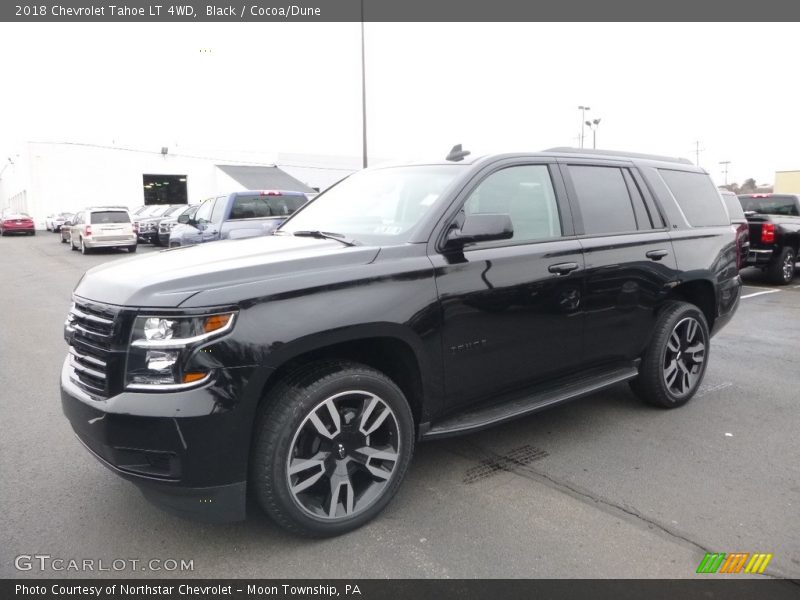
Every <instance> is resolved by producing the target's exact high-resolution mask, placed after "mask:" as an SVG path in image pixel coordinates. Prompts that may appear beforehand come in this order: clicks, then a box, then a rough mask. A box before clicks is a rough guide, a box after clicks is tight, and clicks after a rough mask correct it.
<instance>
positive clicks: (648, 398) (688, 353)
mask: <svg viewBox="0 0 800 600" xmlns="http://www.w3.org/2000/svg"><path fill="white" fill-rule="evenodd" d="M709 338H710V336H709V332H708V324H707V323H706V318H705V316H704V315H703V313H702V311H701V310H700V309H699V308H697V307H696V306H695V305H694V304H689V303H688V302H671V303H669V304H668V305H666V306H665V307H664V309H663V310H662V311H661V314H660V315H659V317H658V321H657V323H656V328H655V332H654V333H653V337H652V339H651V341H650V345H649V346H648V347H647V349H646V350H645V353H644V356H643V357H642V363H641V365H640V366H639V377H638V378H636V379H635V380H633V381H632V382H631V388H632V389H633V391H634V392H635V393H636V395H637V396H639V397H640V398H641V399H642V400H644V401H645V402H647V403H648V404H653V405H655V406H659V407H662V408H677V407H678V406H683V405H684V404H686V403H687V402H688V401H689V400H691V398H692V396H694V394H695V393H696V392H697V388H698V387H700V383H701V382H702V381H703V376H704V375H705V372H706V365H707V364H708V354H709Z"/></svg>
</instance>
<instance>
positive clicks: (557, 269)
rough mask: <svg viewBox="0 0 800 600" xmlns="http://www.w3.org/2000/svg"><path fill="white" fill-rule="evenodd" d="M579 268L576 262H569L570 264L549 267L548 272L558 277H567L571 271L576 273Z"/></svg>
mask: <svg viewBox="0 0 800 600" xmlns="http://www.w3.org/2000/svg"><path fill="white" fill-rule="evenodd" d="M577 268H578V263H576V262H568V263H558V264H557V265H550V266H549V267H547V270H548V271H550V272H551V273H555V274H556V275H566V274H567V273H569V272H570V271H574V270H575V269H577Z"/></svg>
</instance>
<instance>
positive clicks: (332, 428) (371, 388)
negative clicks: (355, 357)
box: [251, 361, 414, 537]
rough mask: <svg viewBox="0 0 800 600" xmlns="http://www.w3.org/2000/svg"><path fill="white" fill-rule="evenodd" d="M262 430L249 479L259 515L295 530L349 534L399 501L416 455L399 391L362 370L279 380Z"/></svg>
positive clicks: (329, 369)
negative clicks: (261, 511) (395, 498)
mask: <svg viewBox="0 0 800 600" xmlns="http://www.w3.org/2000/svg"><path fill="white" fill-rule="evenodd" d="M263 407H264V408H263V409H262V410H261V411H260V417H259V420H258V423H257V426H256V434H255V435H256V439H255V444H254V446H253V456H252V461H251V465H252V476H251V481H252V484H253V487H254V489H255V493H256V496H257V498H258V500H259V503H260V504H261V506H262V508H263V509H264V510H265V511H266V512H267V514H269V516H270V517H271V518H272V519H273V520H274V521H275V522H276V523H278V524H279V525H281V526H282V527H284V528H285V529H288V530H289V531H291V532H293V533H296V534H300V535H305V536H314V537H324V536H333V535H339V534H342V533H346V532H348V531H351V530H353V529H356V528H357V527H360V526H361V525H364V524H365V523H367V522H368V521H369V520H371V519H372V518H373V517H375V516H376V515H377V514H378V513H379V512H381V510H383V508H384V507H385V506H386V505H387V504H388V503H389V501H390V500H391V498H392V496H394V494H395V492H396V491H397V488H398V487H399V486H400V482H401V481H402V479H403V476H404V475H405V472H406V469H407V467H408V464H409V462H410V460H411V455H412V453H413V451H414V421H413V417H412V415H411V409H410V408H409V405H408V402H407V401H406V399H405V396H404V395H403V392H402V391H401V390H400V388H399V387H398V386H397V385H396V384H395V383H394V382H393V381H392V380H391V379H389V378H388V377H387V376H386V375H384V374H383V373H381V372H380V371H376V370H375V369H372V368H370V367H367V366H365V365H361V364H357V363H352V362H343V361H325V362H320V363H313V364H311V365H307V366H305V367H303V368H301V369H300V370H299V371H296V372H294V373H293V374H291V375H290V376H288V377H287V378H286V379H284V380H283V381H281V382H280V383H278V384H277V385H276V386H275V388H273V389H272V391H271V392H270V393H269V394H268V396H267V397H266V398H265V399H264V405H263Z"/></svg>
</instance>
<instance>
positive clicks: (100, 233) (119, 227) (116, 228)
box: [69, 206, 137, 254]
mask: <svg viewBox="0 0 800 600" xmlns="http://www.w3.org/2000/svg"><path fill="white" fill-rule="evenodd" d="M136 237H137V236H136V230H135V228H134V225H133V223H131V216H130V214H129V213H128V210H127V209H125V208H119V207H113V206H110V207H95V208H87V209H85V210H82V211H81V212H79V213H78V214H76V215H75V218H74V219H73V220H72V226H71V227H70V239H69V244H70V248H71V249H72V250H78V249H80V251H81V253H83V254H86V253H88V252H89V251H90V250H93V249H94V248H127V249H128V252H136Z"/></svg>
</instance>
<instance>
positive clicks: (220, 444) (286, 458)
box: [61, 149, 741, 536]
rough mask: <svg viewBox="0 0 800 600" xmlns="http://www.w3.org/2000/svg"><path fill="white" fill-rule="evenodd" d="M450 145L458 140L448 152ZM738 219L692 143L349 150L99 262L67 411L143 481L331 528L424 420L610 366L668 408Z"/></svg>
mask: <svg viewBox="0 0 800 600" xmlns="http://www.w3.org/2000/svg"><path fill="white" fill-rule="evenodd" d="M464 154H465V153H463V152H462V153H456V154H455V156H452V154H451V158H453V159H463V156H464ZM740 288H741V281H740V279H739V275H738V272H737V267H736V248H735V239H734V232H733V230H732V228H731V226H730V222H729V218H728V216H727V213H726V211H725V208H724V207H723V204H722V200H721V198H720V195H719V193H717V190H716V189H715V188H714V185H713V183H712V182H711V180H710V178H709V177H708V175H707V174H706V173H705V172H704V171H702V170H701V169H699V168H696V167H694V166H692V165H691V164H690V163H688V162H687V161H683V160H678V159H673V160H671V159H666V158H659V157H651V156H646V155H633V154H624V155H623V154H612V153H608V152H602V151H594V152H588V151H581V152H580V153H579V152H578V151H570V150H567V149H554V150H551V151H546V152H543V153H531V154H506V155H499V156H489V157H483V158H479V159H474V160H472V159H470V160H450V161H441V162H435V163H429V164H415V165H404V166H391V167H382V168H372V169H366V170H364V171H361V172H359V173H356V174H354V175H352V176H350V177H349V178H347V179H345V180H343V181H342V182H340V183H338V184H337V185H335V186H333V187H332V188H330V189H328V190H327V191H326V192H324V193H322V194H320V195H319V196H318V197H317V198H315V199H314V200H313V201H311V202H310V203H309V204H307V205H306V206H305V207H303V208H302V209H300V210H299V211H298V212H297V213H295V214H294V215H293V216H292V217H291V218H290V219H289V220H287V221H286V222H285V223H284V224H283V225H282V226H281V227H280V228H279V229H278V230H277V232H276V233H275V235H272V236H267V237H259V238H253V239H247V240H237V241H224V242H220V243H217V244H209V245H200V246H194V247H190V248H178V249H175V250H167V251H164V252H161V253H158V254H155V255H150V256H147V257H140V258H138V259H127V260H122V261H117V262H114V263H108V264H106V265H103V266H99V267H95V268H93V269H91V270H90V271H88V272H87V273H86V275H85V276H84V277H83V278H82V279H81V281H80V282H79V283H78V285H77V287H76V288H75V292H74V298H73V300H74V303H73V305H72V308H71V310H70V311H69V315H68V318H67V321H66V324H65V336H66V340H67V343H68V344H69V354H68V356H67V359H66V361H65V362H64V366H63V371H62V374H61V398H62V403H63V409H64V412H65V414H66V415H67V417H68V418H69V420H70V422H71V424H72V427H73V429H74V430H75V432H76V434H77V436H78V438H79V439H80V440H81V442H83V444H84V445H85V446H86V448H87V449H88V450H89V451H90V452H91V453H93V454H94V455H95V456H96V457H97V458H99V459H100V461H101V462H103V463H104V464H105V465H106V466H108V467H109V468H111V469H112V470H113V471H115V472H116V473H118V474H119V475H121V476H123V477H126V478H127V479H130V480H131V481H133V482H135V483H136V484H137V485H138V486H139V487H140V488H141V490H142V491H143V492H144V494H145V495H146V496H147V497H148V498H149V499H151V500H152V501H154V502H156V503H157V504H160V505H161V506H163V507H165V508H167V509H169V510H172V511H173V512H176V513H179V514H185V515H192V516H195V517H199V518H204V519H207V520H232V519H240V518H243V517H244V514H245V494H246V493H247V492H249V493H251V494H252V495H253V496H255V498H257V499H258V501H259V503H260V504H261V506H262V507H263V508H264V510H265V511H266V512H267V513H268V514H269V515H270V516H271V517H272V518H273V519H274V520H275V521H276V522H277V523H279V524H280V525H282V526H283V527H285V528H287V529H289V530H291V531H293V532H296V533H299V534H305V535H317V536H324V535H335V534H338V533H342V532H345V531H348V530H351V529H354V528H355V527H358V526H360V525H362V524H364V523H365V522H367V521H369V520H370V519H371V518H373V517H374V516H375V515H376V514H377V513H379V512H380V511H381V509H383V508H384V506H386V504H387V503H388V502H389V500H390V499H391V497H392V496H393V494H394V493H395V491H396V490H397V488H398V486H399V485H400V482H401V480H402V479H403V475H404V474H405V472H406V469H407V467H408V465H409V461H410V460H411V455H412V452H413V450H414V444H415V443H416V442H418V441H420V440H425V439H430V438H439V437H444V436H450V435H456V434H461V433H467V432H471V431H476V430H479V429H481V428H484V427H488V426H490V425H493V424H497V423H500V422H503V421H506V420H508V419H512V418H515V417H520V416H522V415H527V414H530V413H533V412H535V411H538V410H540V409H543V408H545V407H549V406H553V405H555V404H558V403H560V402H563V401H566V400H570V399H573V398H577V397H579V396H583V395H587V394H589V393H591V392H594V391H597V390H599V389H602V388H606V387H608V386H612V385H614V384H617V383H620V382H623V381H628V382H630V384H631V387H632V388H633V390H634V391H635V392H636V394H637V395H639V396H640V397H641V398H643V399H644V400H646V401H647V402H649V403H651V404H654V405H656V406H660V407H665V408H672V407H677V406H681V405H682V404H684V403H686V402H687V401H688V400H689V399H690V398H691V397H692V396H693V395H694V393H695V392H696V391H697V388H698V386H699V385H700V382H701V381H702V379H703V375H704V373H705V369H706V366H707V365H708V359H709V340H710V337H711V336H712V335H713V334H714V333H715V332H716V331H718V330H719V329H720V328H721V327H722V326H723V325H725V323H727V322H728V320H729V319H730V318H731V317H732V315H733V314H734V312H735V310H736V308H737V306H738V301H739V294H740Z"/></svg>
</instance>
